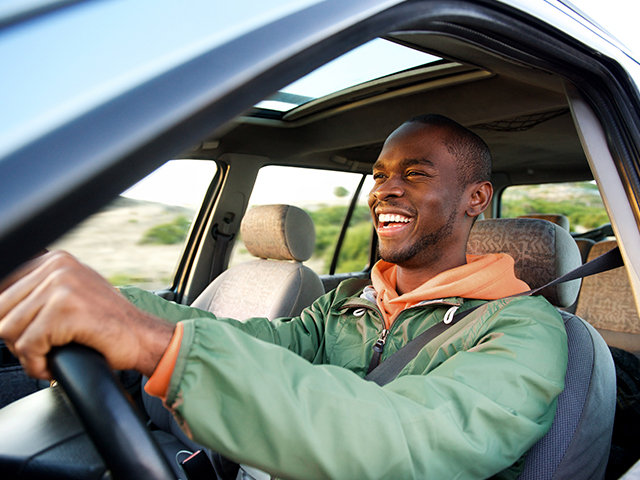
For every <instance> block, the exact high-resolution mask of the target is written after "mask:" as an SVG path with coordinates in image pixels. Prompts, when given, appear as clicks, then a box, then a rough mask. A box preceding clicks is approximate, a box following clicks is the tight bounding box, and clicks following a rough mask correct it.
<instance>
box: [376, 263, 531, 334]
mask: <svg viewBox="0 0 640 480" xmlns="http://www.w3.org/2000/svg"><path fill="white" fill-rule="evenodd" d="M513 265H514V261H513V258H511V256H509V255H507V254H506V253H498V254H495V253H491V254H488V255H467V263H466V264H465V265H461V266H459V267H456V268H452V269H450V270H446V271H444V272H442V273H439V274H438V275H436V276H435V277H433V278H432V279H430V280H428V281H426V282H425V283H424V284H422V285H421V286H420V287H418V288H416V289H415V290H413V291H411V292H408V293H405V294H403V295H398V293H397V292H396V279H397V265H395V264H393V263H388V262H385V261H382V260H380V261H379V262H378V263H376V264H375V265H374V267H373V270H372V271H371V280H372V281H373V288H374V289H375V291H376V293H377V304H378V308H379V309H380V312H381V313H382V316H383V318H384V321H385V325H386V328H389V327H390V326H391V324H392V323H393V321H394V320H395V319H396V317H397V316H398V314H399V313H400V312H401V311H402V310H404V309H405V308H408V307H411V306H413V305H416V304H417V303H420V302H422V301H424V300H435V299H438V298H447V297H462V298H473V299H477V300H496V299H498V298H503V297H508V296H510V295H515V294H517V293H522V292H526V291H528V290H530V289H529V286H528V285H527V284H526V283H525V282H523V281H522V280H518V279H517V278H516V276H515V273H514V270H513Z"/></svg>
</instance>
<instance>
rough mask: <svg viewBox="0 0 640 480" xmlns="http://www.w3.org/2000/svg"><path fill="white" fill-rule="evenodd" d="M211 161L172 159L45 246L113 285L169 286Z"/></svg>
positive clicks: (210, 175)
mask: <svg viewBox="0 0 640 480" xmlns="http://www.w3.org/2000/svg"><path fill="white" fill-rule="evenodd" d="M216 171H217V165H216V163H215V162H211V161H203V160H172V161H170V162H167V163H166V164H164V165H163V166H162V167H160V168H159V169H157V170H156V171H154V172H153V173H151V174H150V175H148V176H147V177H146V178H144V179H143V180H141V181H140V182H138V183H137V184H136V185H134V186H133V187H131V188H129V189H128V190H126V191H125V192H123V193H122V194H121V195H120V196H119V197H118V198H116V199H115V200H114V201H113V202H111V203H110V204H109V205H108V206H107V207H105V208H103V209H102V210H101V211H99V212H98V213H96V214H94V215H92V216H91V217H89V218H88V219H87V220H85V221H84V222H82V223H81V224H80V225H78V226H77V227H76V228H75V229H73V230H71V231H70V232H69V233H68V234H67V235H65V236H64V237H62V238H60V239H59V240H57V241H56V242H55V243H54V244H52V245H50V246H49V247H48V248H49V250H54V249H62V250H66V251H68V252H70V253H72V254H73V255H75V256H76V257H78V258H79V259H80V260H81V261H82V262H84V263H86V264H88V265H89V266H91V267H92V268H94V269H95V270H97V271H98V272H99V273H101V274H102V275H103V276H104V277H105V278H107V280H109V282H111V283H112V284H113V285H120V286H122V285H136V286H139V287H141V288H145V289H148V290H156V289H161V288H166V287H168V286H170V285H171V283H172V278H173V275H174V271H175V268H176V265H177V263H178V261H179V259H180V255H181V252H182V248H183V244H184V241H185V238H186V236H187V233H188V231H189V228H190V226H191V223H192V221H193V219H194V217H195V215H196V213H197V211H198V208H199V207H200V205H201V204H202V200H203V198H204V196H205V194H206V192H207V189H208V187H209V185H210V183H211V181H212V179H213V177H214V175H215V174H216Z"/></svg>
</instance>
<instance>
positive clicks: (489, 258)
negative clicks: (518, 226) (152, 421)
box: [145, 253, 529, 400]
mask: <svg viewBox="0 0 640 480" xmlns="http://www.w3.org/2000/svg"><path fill="white" fill-rule="evenodd" d="M513 263H514V262H513V258H511V257H510V256H509V255H507V254H503V253H500V254H489V255H478V256H474V255H467V264H466V265H461V266H459V267H456V268H452V269H451V270H447V271H444V272H442V273H440V274H438V275H436V276H435V277H433V278H432V279H431V280H428V281H427V282H425V283H424V284H423V285H422V286H420V287H418V288H416V289H415V290H413V291H411V292H408V293H405V294H404V295H400V296H398V294H397V293H396V271H397V266H396V265H394V264H392V263H387V262H384V261H382V260H380V261H379V262H378V263H376V264H375V266H374V267H373V270H372V272H371V279H372V281H373V288H374V289H375V290H376V292H377V295H378V296H377V303H378V307H379V308H380V312H381V313H382V316H383V318H384V321H385V325H386V328H389V327H390V326H391V324H392V323H393V321H394V320H395V319H396V317H397V316H398V314H399V313H400V312H401V311H402V310H404V309H405V308H407V307H410V306H412V305H415V304H417V303H420V302H422V301H424V300H435V299H438V298H446V297H462V298H474V299H478V300H495V299H498V298H503V297H508V296H509V295H515V294H516V293H522V292H526V291H527V290H529V286H528V285H527V284H526V283H525V282H523V281H521V280H518V279H517V278H516V276H515V273H514V271H513ZM182 330H183V329H182V325H181V324H180V323H178V324H177V326H176V330H175V332H174V335H173V338H172V339H171V343H170V344H169V348H167V350H166V352H165V354H164V355H163V357H162V359H161V360H160V363H159V364H158V366H157V367H156V370H155V371H154V372H153V375H151V377H150V378H149V381H148V382H147V384H146V385H145V391H146V392H147V393H148V394H150V395H154V396H156V397H160V398H162V399H163V400H164V397H165V395H166V392H167V390H168V389H169V382H170V381H171V375H172V374H173V369H174V367H175V363H176V360H177V359H178V352H179V351H180V342H181V341H182Z"/></svg>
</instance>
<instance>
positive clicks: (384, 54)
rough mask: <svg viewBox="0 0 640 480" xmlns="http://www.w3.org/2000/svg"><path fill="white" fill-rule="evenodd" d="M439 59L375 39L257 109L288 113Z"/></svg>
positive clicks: (305, 78)
mask: <svg viewBox="0 0 640 480" xmlns="http://www.w3.org/2000/svg"><path fill="white" fill-rule="evenodd" d="M438 60H440V58H438V57H434V56H433V55H429V54H427V53H424V52H420V51H417V50H414V49H412V48H408V47H403V46H402V45H398V44H397V43H393V42H389V41H388V40H384V39H381V38H376V39H375V40H371V41H370V42H368V43H365V44H364V45H362V46H360V47H358V48H356V49H355V50H352V51H350V52H348V53H345V54H344V55H342V56H341V57H338V58H336V59H335V60H333V61H331V62H329V63H327V64H326V65H324V66H322V67H320V68H318V69H317V70H314V71H313V72H311V73H310V74H308V75H306V76H304V77H302V78H301V79H300V80H298V81H296V82H294V83H292V84H291V85H288V86H286V87H285V88H283V89H282V90H280V91H279V92H278V93H276V94H275V95H273V96H272V97H270V98H268V99H266V100H263V101H262V102H260V103H258V104H257V105H256V107H257V108H262V109H266V110H275V111H278V112H288V111H290V110H292V109H294V108H296V107H298V106H300V105H303V104H305V103H307V102H310V101H311V100H315V99H316V98H320V97H324V96H325V95H329V94H331V93H335V92H338V91H340V90H344V89H345V88H349V87H353V86H355V85H360V84H362V83H365V82H369V81H371V80H375V79H377V78H380V77H384V76H386V75H390V74H392V73H397V72H401V71H403V70H407V69H409V68H414V67H417V66H419V65H426V64H428V63H432V62H436V61H438Z"/></svg>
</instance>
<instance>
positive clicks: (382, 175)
mask: <svg viewBox="0 0 640 480" xmlns="http://www.w3.org/2000/svg"><path fill="white" fill-rule="evenodd" d="M380 178H384V174H383V173H374V174H373V179H374V180H378V179H380Z"/></svg>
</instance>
